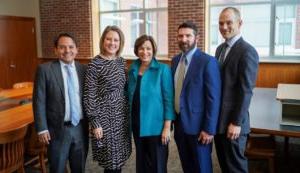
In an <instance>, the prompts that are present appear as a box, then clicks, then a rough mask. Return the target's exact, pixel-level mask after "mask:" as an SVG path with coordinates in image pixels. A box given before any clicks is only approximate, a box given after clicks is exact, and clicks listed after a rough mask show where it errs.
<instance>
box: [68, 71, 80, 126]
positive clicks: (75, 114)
mask: <svg viewBox="0 0 300 173" xmlns="http://www.w3.org/2000/svg"><path fill="white" fill-rule="evenodd" d="M71 68H72V67H71V65H66V66H65V69H66V72H67V84H68V95H69V104H70V119H71V123H72V124H73V125H74V126H76V125H77V124H78V123H79V121H80V118H79V106H80V105H79V102H78V101H77V99H78V98H76V91H75V79H74V76H73V73H72V69H71Z"/></svg>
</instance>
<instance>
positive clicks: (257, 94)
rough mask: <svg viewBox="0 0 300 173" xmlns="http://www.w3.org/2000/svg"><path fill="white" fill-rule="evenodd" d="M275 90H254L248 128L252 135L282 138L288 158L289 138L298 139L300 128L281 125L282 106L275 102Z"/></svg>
mask: <svg viewBox="0 0 300 173" xmlns="http://www.w3.org/2000/svg"><path fill="white" fill-rule="evenodd" d="M276 91H277V89H276V88H255V89H254V93H253V97H252V100H251V104H250V109H249V114H250V127H251V131H252V132H254V133H261V134H270V135H274V136H283V137H284V151H285V156H286V158H288V157H289V154H288V153H289V152H288V151H289V138H290V137H297V138H300V127H299V126H290V125H281V124H280V123H281V117H282V105H281V103H280V101H278V100H276Z"/></svg>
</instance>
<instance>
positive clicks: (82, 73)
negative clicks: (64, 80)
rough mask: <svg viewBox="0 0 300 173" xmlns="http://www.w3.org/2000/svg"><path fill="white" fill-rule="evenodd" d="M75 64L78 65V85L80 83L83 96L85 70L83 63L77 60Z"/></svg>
mask: <svg viewBox="0 0 300 173" xmlns="http://www.w3.org/2000/svg"><path fill="white" fill-rule="evenodd" d="M75 66H76V71H77V76H78V82H79V84H78V85H79V90H80V95H81V96H82V92H83V90H82V88H83V87H82V84H83V82H84V81H83V79H84V78H83V76H84V71H83V70H82V68H81V65H80V64H79V63H78V62H76V61H75Z"/></svg>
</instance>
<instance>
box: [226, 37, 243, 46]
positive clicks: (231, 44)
mask: <svg viewBox="0 0 300 173" xmlns="http://www.w3.org/2000/svg"><path fill="white" fill-rule="evenodd" d="M241 37H242V36H241V34H237V35H236V36H234V37H232V38H230V39H229V40H227V41H226V43H227V45H228V46H229V47H232V46H233V45H234V43H235V42H236V41H238V39H240V38H241Z"/></svg>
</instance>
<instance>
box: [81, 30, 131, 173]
mask: <svg viewBox="0 0 300 173" xmlns="http://www.w3.org/2000/svg"><path fill="white" fill-rule="evenodd" d="M123 46H124V35H123V33H122V31H121V30H120V29H119V28H118V27H116V26H108V27H106V29H105V30H104V32H103V34H102V37H101V39H100V52H101V53H100V54H99V55H97V56H96V57H95V58H94V59H93V60H92V61H91V62H90V63H89V65H88V69H87V73H86V81H85V89H84V96H83V97H84V98H83V102H84V109H85V113H86V114H87V117H88V119H89V122H90V126H91V129H92V132H93V134H92V151H93V159H94V160H96V161H98V163H99V165H100V166H102V167H104V168H105V171H104V172H105V173H115V172H121V168H122V166H123V165H124V163H125V161H126V160H127V159H128V158H129V156H130V154H131V140H130V132H129V116H128V102H127V99H126V97H125V84H126V75H125V62H124V59H123V58H122V57H120V53H121V51H122V49H123Z"/></svg>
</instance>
